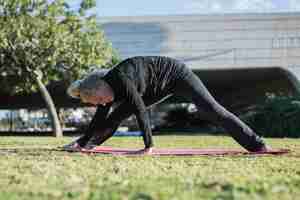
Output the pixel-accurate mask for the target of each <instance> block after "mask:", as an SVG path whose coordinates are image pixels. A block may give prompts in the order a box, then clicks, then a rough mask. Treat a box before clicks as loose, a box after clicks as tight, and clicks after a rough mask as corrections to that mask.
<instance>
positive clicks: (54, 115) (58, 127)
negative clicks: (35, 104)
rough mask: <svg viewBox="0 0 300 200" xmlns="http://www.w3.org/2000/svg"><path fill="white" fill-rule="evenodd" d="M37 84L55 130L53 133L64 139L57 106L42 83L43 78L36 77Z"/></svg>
mask: <svg viewBox="0 0 300 200" xmlns="http://www.w3.org/2000/svg"><path fill="white" fill-rule="evenodd" d="M36 82H37V84H38V88H39V91H40V92H41V94H42V97H43V99H44V100H45V102H46V106H47V109H48V112H49V116H50V118H51V123H52V129H53V133H54V136H55V137H62V136H63V133H62V129H61V125H60V122H59V119H58V115H57V112H56V108H55V105H54V103H53V100H52V98H51V96H50V94H49V92H48V90H47V88H46V87H45V85H44V84H43V82H42V81H41V78H39V77H36Z"/></svg>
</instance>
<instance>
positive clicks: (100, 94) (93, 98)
mask: <svg viewBox="0 0 300 200" xmlns="http://www.w3.org/2000/svg"><path fill="white" fill-rule="evenodd" d="M80 98H81V101H82V102H83V103H90V104H93V105H99V104H100V105H103V106H105V105H106V104H108V103H111V102H112V101H113V96H112V95H110V94H107V93H106V92H105V91H97V92H96V93H95V95H81V96H80Z"/></svg>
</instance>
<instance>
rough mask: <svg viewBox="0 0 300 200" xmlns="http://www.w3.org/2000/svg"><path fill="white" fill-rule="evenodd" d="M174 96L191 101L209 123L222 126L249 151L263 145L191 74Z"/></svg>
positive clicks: (178, 85)
mask: <svg viewBox="0 0 300 200" xmlns="http://www.w3.org/2000/svg"><path fill="white" fill-rule="evenodd" d="M175 95H179V96H183V97H185V98H188V99H189V100H191V101H192V102H193V103H194V104H195V105H196V107H197V109H198V110H199V111H201V113H204V117H206V118H207V119H208V120H209V121H211V122H212V123H214V124H216V125H220V126H222V127H223V128H224V129H226V130H227V131H228V132H229V134H230V135H231V136H232V137H233V138H234V139H235V141H237V142H238V143H239V144H240V145H242V146H243V147H244V148H245V149H247V150H249V151H257V150H259V149H260V148H262V147H263V146H264V145H265V144H264V142H263V140H262V139H261V138H260V137H259V136H258V135H256V134H255V132H254V131H253V130H252V129H251V128H249V127H248V126H247V125H246V124H245V123H244V122H242V121H241V120H240V119H239V118H238V117H237V116H235V115H234V114H233V113H231V112H229V111H228V110H226V109H225V108H224V107H223V106H222V105H220V104H219V103H218V102H217V101H216V100H215V99H214V97H212V95H211V94H210V93H209V91H208V90H207V88H206V87H205V86H204V84H203V83H202V81H201V80H200V79H199V78H198V77H197V76H196V75H195V74H194V73H193V72H191V71H190V72H189V73H188V74H187V76H186V77H185V78H183V79H181V80H180V81H179V82H178V84H177V86H176V90H175Z"/></svg>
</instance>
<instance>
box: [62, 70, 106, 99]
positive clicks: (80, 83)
mask: <svg viewBox="0 0 300 200" xmlns="http://www.w3.org/2000/svg"><path fill="white" fill-rule="evenodd" d="M108 71H109V70H108V69H101V70H96V71H93V72H92V73H90V74H88V75H87V76H86V77H85V78H84V79H81V80H77V81H75V82H73V83H72V84H71V85H70V86H69V88H68V89H67V93H68V95H69V96H71V97H73V98H77V99H78V98H80V95H82V94H84V95H87V96H90V95H93V94H95V92H96V90H98V89H99V88H101V87H103V86H105V85H106V84H107V83H106V82H105V81H104V80H103V77H104V76H105V75H106V74H107V73H108Z"/></svg>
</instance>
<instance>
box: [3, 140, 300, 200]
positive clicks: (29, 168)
mask: <svg viewBox="0 0 300 200" xmlns="http://www.w3.org/2000/svg"><path fill="white" fill-rule="evenodd" d="M72 139H73V138H71V137H64V138H62V139H56V138H51V137H1V139H0V199H1V200H2V199H5V200H10V199H30V200H34V199H38V200H41V199H51V200H52V199H90V200H96V199H97V200H98V199H99V200H106V199H122V200H123V199H124V200H125V199H129V200H131V199H140V200H142V199H143V200H151V199H155V200H164V199H167V200H171V199H172V200H176V199H186V200H193V199H214V200H229V199H242V200H247V199H250V200H255V199H263V200H266V199H267V200H277V199H279V200H286V199H295V200H296V199H300V148H299V147H300V139H267V142H268V144H270V145H271V146H272V147H274V148H276V147H277V148H290V149H292V150H293V152H292V153H290V154H288V155H284V156H245V155H244V156H212V157H208V156H190V157H171V156H168V157H151V156H142V157H125V156H109V155H84V154H80V153H66V152H60V151H55V150H54V149H55V148H56V147H57V146H60V145H63V144H65V143H67V142H69V141H71V140H72ZM154 141H155V144H156V146H157V147H200V148H205V147H207V148H209V147H220V148H221V147H228V148H239V146H238V145H237V144H236V143H235V142H234V141H233V140H232V139H231V138H230V137H224V136H175V135H171V136H156V137H154ZM106 145H110V146H121V147H142V146H143V145H142V139H141V138H136V137H114V138H112V139H111V140H109V141H108V142H107V143H106Z"/></svg>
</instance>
